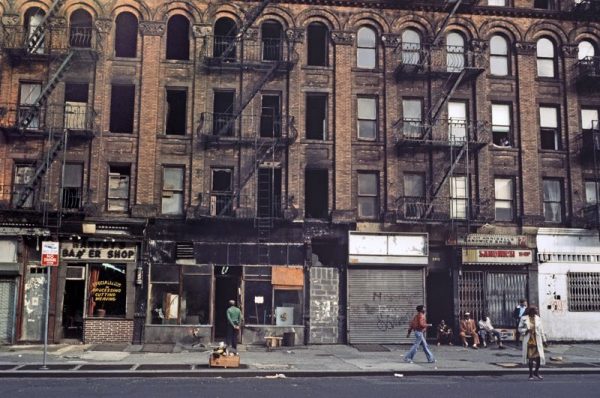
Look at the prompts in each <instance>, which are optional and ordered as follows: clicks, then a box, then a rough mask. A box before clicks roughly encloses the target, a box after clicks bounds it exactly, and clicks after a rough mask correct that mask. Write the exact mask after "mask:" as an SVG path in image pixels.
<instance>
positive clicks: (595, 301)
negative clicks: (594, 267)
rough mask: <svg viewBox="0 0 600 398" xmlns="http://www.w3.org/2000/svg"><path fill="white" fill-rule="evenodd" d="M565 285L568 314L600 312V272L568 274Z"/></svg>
mask: <svg viewBox="0 0 600 398" xmlns="http://www.w3.org/2000/svg"><path fill="white" fill-rule="evenodd" d="M567 285H568V289H569V296H568V303H569V311H570V312H598V311H600V272H569V273H568V274H567Z"/></svg>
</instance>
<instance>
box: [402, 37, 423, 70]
mask: <svg viewBox="0 0 600 398" xmlns="http://www.w3.org/2000/svg"><path fill="white" fill-rule="evenodd" d="M420 63H421V35H420V34H419V32H417V31H416V30H413V29H406V30H405V31H404V32H402V64H403V65H419V64H420Z"/></svg>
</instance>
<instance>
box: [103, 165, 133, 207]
mask: <svg viewBox="0 0 600 398" xmlns="http://www.w3.org/2000/svg"><path fill="white" fill-rule="evenodd" d="M130 173H131V166H114V165H113V166H109V171H108V193H107V210H108V211H127V210H129V182H130Z"/></svg>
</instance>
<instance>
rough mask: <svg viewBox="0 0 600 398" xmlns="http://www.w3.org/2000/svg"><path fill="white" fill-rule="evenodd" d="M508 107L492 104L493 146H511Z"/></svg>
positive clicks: (506, 105)
mask: <svg viewBox="0 0 600 398" xmlns="http://www.w3.org/2000/svg"><path fill="white" fill-rule="evenodd" d="M510 119H511V118H510V105H508V104H492V140H493V142H494V145H497V146H503V147H508V146H511V141H512V137H511V124H510Z"/></svg>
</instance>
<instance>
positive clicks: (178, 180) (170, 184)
mask: <svg viewBox="0 0 600 398" xmlns="http://www.w3.org/2000/svg"><path fill="white" fill-rule="evenodd" d="M182 213H183V168H181V167H165V168H164V169H163V189H162V214H182Z"/></svg>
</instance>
